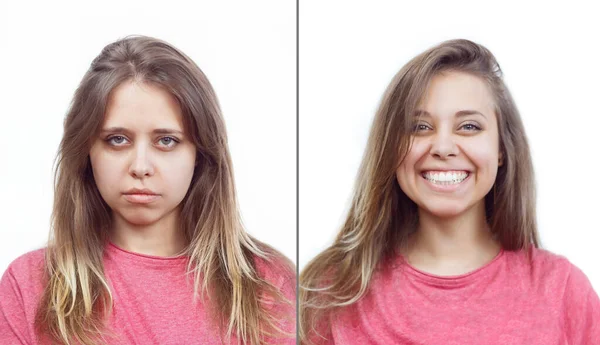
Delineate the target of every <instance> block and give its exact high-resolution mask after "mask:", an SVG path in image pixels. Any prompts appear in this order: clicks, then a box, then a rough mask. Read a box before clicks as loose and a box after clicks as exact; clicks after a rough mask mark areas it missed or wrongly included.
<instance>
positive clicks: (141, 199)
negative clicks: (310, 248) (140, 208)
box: [123, 194, 160, 204]
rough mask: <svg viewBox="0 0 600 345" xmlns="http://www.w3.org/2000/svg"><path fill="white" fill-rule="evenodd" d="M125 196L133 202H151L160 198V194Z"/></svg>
mask: <svg viewBox="0 0 600 345" xmlns="http://www.w3.org/2000/svg"><path fill="white" fill-rule="evenodd" d="M123 196H124V197H125V200H127V201H129V202H130V203H133V204H149V203H151V202H153V201H155V200H156V199H158V198H160V195H158V194H123Z"/></svg>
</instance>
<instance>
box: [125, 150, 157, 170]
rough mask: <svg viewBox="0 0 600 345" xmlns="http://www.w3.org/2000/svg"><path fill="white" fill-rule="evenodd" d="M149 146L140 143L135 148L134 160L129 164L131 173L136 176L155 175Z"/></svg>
mask: <svg viewBox="0 0 600 345" xmlns="http://www.w3.org/2000/svg"><path fill="white" fill-rule="evenodd" d="M150 156H151V153H150V152H149V148H147V147H144V146H143V145H139V146H138V147H136V148H135V149H134V152H133V160H132V161H131V165H130V166H129V174H130V175H131V176H133V177H135V178H142V177H145V176H152V175H154V167H153V164H152V162H151V157H150Z"/></svg>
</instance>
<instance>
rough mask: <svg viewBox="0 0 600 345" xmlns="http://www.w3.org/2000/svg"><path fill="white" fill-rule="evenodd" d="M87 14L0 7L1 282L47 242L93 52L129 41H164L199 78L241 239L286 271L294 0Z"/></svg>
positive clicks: (66, 6) (115, 8) (123, 5)
mask: <svg viewBox="0 0 600 345" xmlns="http://www.w3.org/2000/svg"><path fill="white" fill-rule="evenodd" d="M88 3H89V5H85V4H78V3H76V2H74V1H73V2H70V3H67V2H64V1H62V2H61V1H58V2H56V1H52V2H42V1H39V2H35V3H29V2H24V1H23V2H17V1H6V2H4V1H3V2H1V4H0V42H1V43H0V66H1V67H0V68H1V69H2V75H1V77H0V121H1V122H0V128H1V129H2V131H1V133H2V139H3V140H2V146H0V274H1V273H3V272H4V270H5V269H6V267H7V266H8V264H9V263H10V262H11V261H12V260H14V259H15V258H17V257H18V256H19V255H21V254H24V253H26V252H28V251H30V250H33V249H36V248H40V247H42V246H44V244H45V243H46V240H47V236H48V230H49V224H50V223H49V221H50V213H51V210H52V202H53V199H52V196H53V187H52V184H53V181H52V163H53V159H54V157H55V155H56V151H57V149H58V145H59V142H60V139H61V137H62V133H63V129H62V124H63V118H64V116H65V115H66V112H67V109H68V106H69V102H70V101H71V98H72V96H73V93H74V91H75V89H76V87H77V85H78V83H79V82H80V80H81V78H82V77H83V75H84V73H85V72H86V70H87V69H88V67H89V65H90V63H91V62H92V60H93V58H94V57H95V56H97V55H98V54H99V53H100V51H101V49H102V48H103V47H104V46H105V45H107V44H109V43H111V42H113V41H115V40H116V39H118V38H122V37H124V36H127V35H131V34H142V35H147V36H153V37H157V38H159V39H163V40H166V41H167V42H169V43H171V44H173V45H174V46H176V47H177V48H179V49H181V50H182V51H183V52H184V53H186V54H187V55H188V56H190V57H191V58H192V59H193V60H194V61H195V62H196V64H197V65H198V66H199V67H200V68H201V69H202V70H203V71H204V73H205V74H206V75H207V76H208V78H209V80H210V81H211V83H212V85H213V87H214V88H215V90H216V93H217V96H218V98H219V100H220V103H221V106H222V110H223V114H224V117H225V122H226V125H227V131H228V136H229V140H230V150H231V155H232V160H233V165H234V172H235V177H236V182H237V183H236V186H237V190H238V197H239V201H240V207H241V210H242V216H243V219H244V223H245V225H246V227H247V229H248V232H249V233H251V234H253V235H255V236H256V237H257V238H258V239H259V240H262V241H264V242H266V243H268V244H271V245H273V246H274V247H276V248H277V249H279V250H281V251H282V252H283V253H284V254H285V255H286V256H288V257H289V258H290V259H292V260H294V261H295V258H296V4H295V1H293V0H272V1H252V2H246V1H201V2H199V1H189V2H178V1H160V2H158V1H143V2H142V1H138V2H131V1H123V2H118V3H117V2H115V1H102V2H88Z"/></svg>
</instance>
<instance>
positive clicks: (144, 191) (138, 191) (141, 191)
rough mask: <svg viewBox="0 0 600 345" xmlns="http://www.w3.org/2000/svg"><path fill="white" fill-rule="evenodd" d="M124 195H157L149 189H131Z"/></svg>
mask: <svg viewBox="0 0 600 345" xmlns="http://www.w3.org/2000/svg"><path fill="white" fill-rule="evenodd" d="M124 194H150V195H156V193H154V192H153V191H151V190H150V189H148V188H144V189H139V188H131V189H129V190H127V191H126V192H125V193H124Z"/></svg>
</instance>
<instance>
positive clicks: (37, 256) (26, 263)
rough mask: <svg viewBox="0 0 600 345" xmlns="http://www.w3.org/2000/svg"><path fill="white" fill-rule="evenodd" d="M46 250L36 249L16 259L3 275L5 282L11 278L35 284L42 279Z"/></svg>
mask: <svg viewBox="0 0 600 345" xmlns="http://www.w3.org/2000/svg"><path fill="white" fill-rule="evenodd" d="M45 258H46V248H40V249H35V250H32V251H29V252H27V253H25V254H22V255H20V256H19V257H17V258H16V259H14V260H13V261H12V262H11V263H10V264H9V265H8V267H7V269H6V271H5V272H4V274H3V278H2V279H3V280H4V279H5V278H6V277H7V276H10V277H11V278H12V279H14V280H16V281H18V282H23V283H26V282H30V283H31V282H33V281H35V280H39V279H35V278H41V277H42V275H43V272H44V267H45V265H44V263H45V261H46V260H45Z"/></svg>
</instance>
